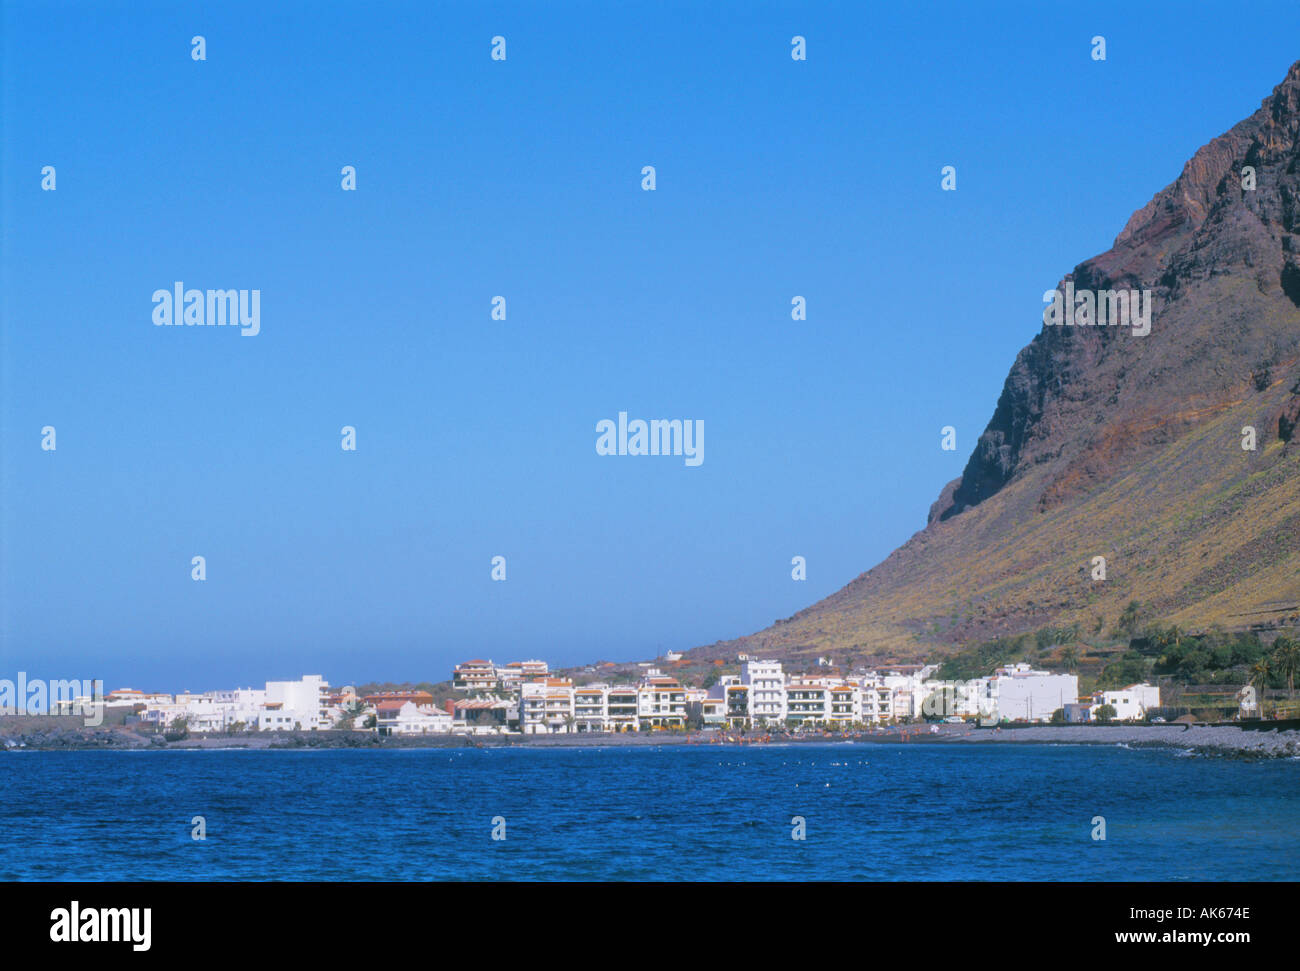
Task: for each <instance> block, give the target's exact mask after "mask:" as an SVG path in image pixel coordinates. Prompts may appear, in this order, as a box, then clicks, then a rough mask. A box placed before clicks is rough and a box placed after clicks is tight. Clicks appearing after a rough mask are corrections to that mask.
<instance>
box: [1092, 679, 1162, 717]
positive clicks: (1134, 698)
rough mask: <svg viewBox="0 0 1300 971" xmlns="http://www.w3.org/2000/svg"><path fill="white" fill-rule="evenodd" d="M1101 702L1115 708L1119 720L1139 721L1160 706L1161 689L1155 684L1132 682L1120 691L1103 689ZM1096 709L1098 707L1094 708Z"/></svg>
mask: <svg viewBox="0 0 1300 971" xmlns="http://www.w3.org/2000/svg"><path fill="white" fill-rule="evenodd" d="M1099 694H1100V696H1101V704H1103V705H1110V706H1111V707H1112V708H1114V709H1115V719H1116V720H1117V721H1139V720H1141V719H1143V718H1145V717H1146V716H1147V711H1148V710H1149V709H1151V708H1159V707H1160V689H1159V688H1158V687H1156V686H1155V685H1154V684H1147V683H1145V682H1143V683H1142V684H1131V685H1129V686H1128V687H1127V688H1121V689H1119V690H1118V691H1102V692H1099ZM1093 711H1094V712H1095V711H1096V708H1094V709H1093Z"/></svg>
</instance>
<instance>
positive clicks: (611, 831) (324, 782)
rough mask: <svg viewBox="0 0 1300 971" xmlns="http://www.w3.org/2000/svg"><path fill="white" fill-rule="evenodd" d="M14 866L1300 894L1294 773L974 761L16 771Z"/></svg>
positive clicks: (44, 766) (699, 756) (117, 875)
mask: <svg viewBox="0 0 1300 971" xmlns="http://www.w3.org/2000/svg"><path fill="white" fill-rule="evenodd" d="M195 816H203V817H204V818H205V820H206V831H207V833H206V835H207V838H206V839H205V840H203V841H197V840H194V839H192V838H191V830H192V822H191V821H192V819H193V817H195ZM795 816H801V817H803V819H804V821H805V824H804V825H805V828H806V838H805V839H804V840H802V841H800V840H794V839H792V838H791V833H792V829H793V826H792V822H791V820H792V817H795ZM1095 816H1103V817H1105V820H1106V839H1105V840H1104V841H1102V840H1094V839H1093V838H1092V832H1093V817H1095ZM494 817H501V818H502V819H504V826H505V837H506V838H505V839H504V840H493V839H492V831H493V821H494ZM498 828H499V827H498ZM0 848H3V853H2V854H0V878H3V879H5V880H78V881H80V880H91V881H95V880H157V879H172V880H778V879H779V880H1282V879H1295V878H1296V877H1297V875H1300V866H1298V864H1300V760H1294V759H1292V760H1270V761H1258V762H1250V761H1237V760H1229V759H1219V758H1203V757H1196V756H1188V755H1187V754H1186V753H1179V752H1176V751H1174V750H1151V749H1136V750H1129V749H1123V748H1118V747H1116V748H1111V747H1100V746H1061V745H997V746H991V745H990V746H983V745H970V744H965V745H962V744H953V745H942V744H927V745H909V744H901V745H886V744H869V745H867V744H857V745H855V744H838V745H834V744H828V745H806V744H801V745H787V746H746V747H732V746H699V747H695V746H692V747H681V746H664V747H662V748H659V747H656V748H581V749H543V748H517V749H452V750H447V749H420V750H404V751H380V752H374V751H348V750H306V751H283V752H280V751H276V752H246V751H170V752H168V751H163V752H29V753H4V754H0Z"/></svg>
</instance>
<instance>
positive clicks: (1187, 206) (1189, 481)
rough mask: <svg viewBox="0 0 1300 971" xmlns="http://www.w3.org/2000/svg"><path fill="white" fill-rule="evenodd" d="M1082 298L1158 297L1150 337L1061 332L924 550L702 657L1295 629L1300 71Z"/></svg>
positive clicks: (1128, 231) (892, 559) (1052, 337)
mask: <svg viewBox="0 0 1300 971" xmlns="http://www.w3.org/2000/svg"><path fill="white" fill-rule="evenodd" d="M1247 169H1249V170H1253V173H1254V178H1253V186H1254V187H1253V188H1251V187H1250V186H1251V184H1252V183H1251V181H1250V178H1249V175H1248V174H1247V175H1243V172H1244V171H1245V170H1247ZM1067 286H1069V287H1071V288H1072V289H1073V290H1074V291H1075V292H1076V293H1078V292H1081V291H1085V290H1086V291H1094V292H1095V291H1107V290H1125V291H1128V290H1136V291H1143V290H1148V291H1150V293H1151V298H1152V306H1153V308H1154V309H1153V311H1152V316H1151V321H1152V323H1151V330H1150V333H1149V334H1147V335H1146V336H1135V335H1134V334H1133V332H1132V329H1131V328H1129V327H1121V326H1074V325H1070V326H1044V327H1043V328H1042V329H1041V330H1040V332H1039V333H1038V334H1037V336H1035V337H1034V339H1033V340H1032V341H1031V342H1030V343H1029V345H1028V346H1027V347H1025V348H1024V349H1023V350H1022V351H1021V352H1020V353H1019V355H1018V356H1017V357H1016V360H1015V363H1014V364H1013V365H1012V367H1011V372H1010V374H1009V375H1008V377H1007V379H1006V383H1005V385H1004V386H1003V389H1002V393H1001V396H1000V397H999V399H998V402H997V406H996V408H995V409H994V412H993V417H992V419H991V420H990V421H989V424H988V427H987V428H986V429H985V430H984V432H983V434H982V435H981V436H980V438H979V441H978V443H977V444H976V447H975V450H974V453H973V454H972V455H971V457H970V460H969V461H968V462H967V464H966V467H965V469H964V470H963V472H962V475H961V477H960V478H959V479H957V480H955V481H954V482H952V483H949V484H948V486H946V487H945V488H944V489H943V491H942V492H941V494H940V497H939V499H938V501H937V502H936V503H935V504H934V505H933V506H932V507H931V510H930V516H929V522H928V525H927V526H926V528H925V529H924V530H922V531H921V532H919V533H917V534H916V535H915V536H914V537H913V538H912V539H911V540H910V541H908V542H907V543H906V544H905V545H904V546H902V547H901V548H899V549H898V550H896V551H895V552H894V553H893V554H891V555H890V556H889V558H888V559H886V560H885V561H884V562H883V563H881V564H880V565H878V566H876V567H875V568H873V569H871V570H869V571H868V572H866V573H864V574H862V575H861V576H860V577H858V578H857V579H856V580H854V581H853V582H852V583H850V584H849V585H848V586H847V587H845V588H844V589H842V590H840V591H839V592H838V593H836V594H834V595H832V596H831V597H828V598H827V599H826V600H823V601H821V602H820V603H817V604H814V605H813V606H811V607H809V608H808V609H806V610H804V611H801V612H800V613H798V614H796V615H795V616H793V617H791V618H789V619H787V620H784V621H778V622H777V623H776V624H775V625H773V626H772V627H771V628H769V629H767V630H765V631H762V632H760V633H757V634H754V635H751V636H750V637H747V638H742V639H740V640H738V641H731V642H725V643H720V644H716V645H712V646H710V647H707V648H700V649H698V651H697V652H696V653H698V654H701V655H704V656H707V657H714V656H724V655H726V654H731V653H734V652H735V651H737V650H742V651H744V650H752V651H760V652H767V653H775V654H780V655H798V654H801V653H805V652H806V653H813V652H817V653H826V652H828V651H830V652H837V651H838V652H848V653H849V654H852V655H857V656H862V657H866V656H875V657H879V656H894V657H899V658H903V657H908V656H914V655H917V654H922V653H925V654H930V653H934V652H935V651H936V649H942V648H943V647H944V646H945V645H949V646H956V645H959V644H962V643H965V642H968V641H970V640H973V639H984V638H987V637H991V636H995V635H998V634H1005V633H1018V632H1021V631H1026V630H1033V629H1035V628H1037V627H1041V626H1045V625H1049V624H1050V625H1063V624H1068V623H1074V622H1077V623H1079V624H1081V625H1083V627H1084V628H1085V629H1092V628H1094V627H1099V626H1103V625H1106V624H1108V623H1110V622H1113V621H1114V620H1115V618H1116V617H1117V616H1118V614H1119V612H1120V610H1122V609H1123V606H1124V605H1125V604H1126V603H1128V601H1130V600H1133V599H1136V600H1139V601H1141V602H1142V603H1143V604H1144V605H1146V606H1147V607H1148V609H1149V610H1150V611H1151V612H1152V614H1153V615H1155V616H1158V617H1160V618H1161V619H1164V620H1169V621H1173V622H1177V623H1180V624H1182V625H1183V626H1185V627H1191V628H1198V627H1206V626H1209V625H1211V624H1222V625H1224V626H1227V627H1246V626H1252V625H1255V626H1260V625H1270V624H1279V623H1282V624H1285V623H1294V622H1296V621H1297V620H1300V461H1298V459H1297V456H1298V455H1300V441H1297V440H1296V439H1297V437H1298V436H1297V428H1298V427H1300V63H1297V64H1296V65H1294V66H1292V68H1291V70H1290V71H1289V72H1288V74H1287V76H1286V78H1285V79H1284V80H1283V82H1282V83H1281V84H1280V85H1278V87H1277V88H1276V89H1274V91H1273V93H1272V95H1271V96H1270V97H1268V98H1267V99H1265V101H1264V102H1263V104H1262V106H1261V107H1260V109H1259V110H1258V111H1256V112H1255V113H1254V114H1253V115H1251V116H1250V117H1249V118H1247V119H1246V120H1245V121H1243V122H1241V123H1240V124H1238V125H1237V126H1236V127H1234V128H1233V129H1232V130H1231V131H1229V132H1227V133H1226V134H1223V135H1221V136H1219V137H1218V138H1216V139H1214V140H1213V141H1211V142H1210V143H1209V144H1207V145H1206V146H1204V147H1203V148H1202V149H1200V151H1198V152H1197V153H1196V154H1195V156H1194V157H1193V158H1192V159H1191V160H1190V161H1189V162H1188V163H1187V164H1186V165H1185V166H1184V168H1183V171H1182V174H1181V175H1179V177H1178V178H1177V179H1176V180H1175V181H1174V182H1173V183H1172V184H1171V185H1169V186H1168V187H1166V188H1165V189H1164V190H1162V191H1161V192H1159V193H1158V194H1157V195H1156V196H1155V198H1153V199H1152V200H1151V201H1150V202H1149V203H1148V204H1147V205H1146V206H1144V207H1143V208H1142V209H1140V210H1139V211H1138V212H1136V213H1134V214H1133V216H1132V217H1131V218H1130V219H1129V221H1128V224H1127V225H1126V226H1125V227H1124V229H1123V231H1122V232H1121V233H1120V234H1119V236H1118V237H1117V238H1116V240H1115V244H1114V246H1113V247H1111V249H1109V250H1108V251H1106V252H1105V253H1102V254H1101V255H1099V256H1096V257H1094V258H1092V259H1090V260H1088V261H1086V262H1084V263H1082V264H1080V265H1079V266H1076V267H1075V268H1074V270H1073V272H1071V273H1070V274H1068V275H1067V276H1066V277H1065V278H1063V279H1062V280H1061V281H1060V284H1059V285H1058V289H1061V290H1062V291H1064V290H1065V288H1066V287H1067ZM1093 319H1095V317H1094V318H1093ZM1247 426H1250V427H1252V428H1253V429H1255V436H1256V448H1255V449H1254V450H1253V451H1251V450H1244V449H1243V448H1242V439H1243V429H1244V428H1246V427H1247ZM1094 556H1104V557H1105V558H1106V580H1105V581H1097V580H1095V579H1093V577H1092V557H1094Z"/></svg>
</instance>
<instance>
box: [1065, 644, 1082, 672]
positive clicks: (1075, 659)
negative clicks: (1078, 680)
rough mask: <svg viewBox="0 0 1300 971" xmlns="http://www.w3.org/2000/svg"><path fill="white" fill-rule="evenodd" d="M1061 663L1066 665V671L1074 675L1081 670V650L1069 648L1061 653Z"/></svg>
mask: <svg viewBox="0 0 1300 971" xmlns="http://www.w3.org/2000/svg"><path fill="white" fill-rule="evenodd" d="M1061 663H1062V664H1064V665H1065V670H1067V671H1069V672H1070V673H1071V674H1073V673H1074V672H1075V671H1077V670H1079V649H1078V648H1077V647H1073V646H1071V647H1067V648H1066V649H1065V650H1063V651H1062V652H1061Z"/></svg>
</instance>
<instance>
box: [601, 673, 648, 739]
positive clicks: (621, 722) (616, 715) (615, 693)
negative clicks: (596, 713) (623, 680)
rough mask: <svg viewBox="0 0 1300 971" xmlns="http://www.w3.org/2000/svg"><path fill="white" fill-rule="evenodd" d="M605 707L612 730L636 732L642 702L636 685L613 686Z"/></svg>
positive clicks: (608, 693) (609, 690)
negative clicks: (638, 697) (638, 696)
mask: <svg viewBox="0 0 1300 971" xmlns="http://www.w3.org/2000/svg"><path fill="white" fill-rule="evenodd" d="M605 708H606V713H607V717H608V724H609V730H610V731H611V732H634V731H636V730H637V727H638V724H639V711H640V703H639V701H638V699H637V689H636V687H635V686H634V685H630V684H629V685H613V686H611V687H610V688H609V689H608V692H607V695H606V701H605Z"/></svg>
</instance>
